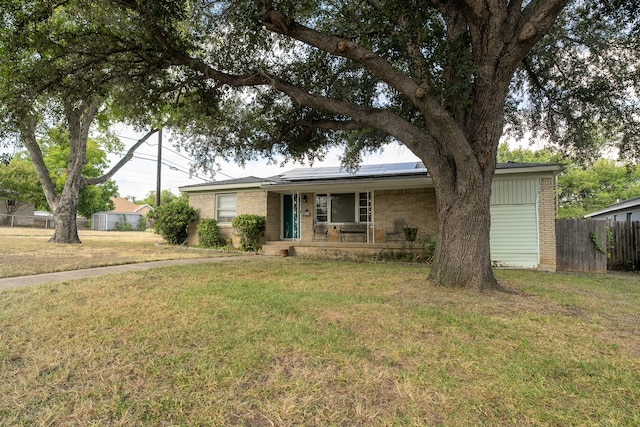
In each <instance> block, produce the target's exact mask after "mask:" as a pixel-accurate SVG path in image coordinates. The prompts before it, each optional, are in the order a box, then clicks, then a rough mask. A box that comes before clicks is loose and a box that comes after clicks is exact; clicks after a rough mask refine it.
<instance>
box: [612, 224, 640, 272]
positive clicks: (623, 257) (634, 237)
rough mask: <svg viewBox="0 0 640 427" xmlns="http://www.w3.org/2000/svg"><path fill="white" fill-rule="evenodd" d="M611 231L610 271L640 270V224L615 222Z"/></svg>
mask: <svg viewBox="0 0 640 427" xmlns="http://www.w3.org/2000/svg"><path fill="white" fill-rule="evenodd" d="M609 230H610V233H611V234H612V237H613V239H612V242H611V246H610V247H609V254H610V257H609V270H640V222H638V221H635V222H614V223H613V224H612V225H610V226H609Z"/></svg>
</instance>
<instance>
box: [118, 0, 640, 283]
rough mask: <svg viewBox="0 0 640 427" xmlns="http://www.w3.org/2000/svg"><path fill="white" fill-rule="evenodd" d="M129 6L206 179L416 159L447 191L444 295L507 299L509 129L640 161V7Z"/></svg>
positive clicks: (439, 279)
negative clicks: (252, 165)
mask: <svg viewBox="0 0 640 427" xmlns="http://www.w3.org/2000/svg"><path fill="white" fill-rule="evenodd" d="M116 3H117V4H120V5H122V4H124V5H126V6H128V7H130V8H132V10H135V11H136V13H138V14H139V16H140V22H141V26H142V27H143V28H145V30H146V31H147V32H148V34H149V35H150V36H151V37H153V38H155V40H156V41H157V43H158V44H159V45H161V46H163V48H164V49H165V50H166V52H167V53H168V54H169V56H171V57H172V60H173V65H174V67H175V70H176V72H177V73H182V74H183V75H184V78H185V80H184V81H185V82H186V81H191V82H194V83H195V84H192V85H188V86H185V87H183V88H182V90H181V93H180V97H179V98H178V103H177V109H176V110H175V111H176V113H177V114H176V115H175V116H174V117H175V118H176V122H175V124H176V125H177V127H178V128H180V130H181V131H182V132H183V134H185V135H188V139H186V140H185V145H186V146H187V148H189V149H190V150H191V152H192V154H193V155H194V156H195V157H196V158H197V159H198V160H199V161H201V162H202V163H203V164H211V163H214V162H215V161H216V159H217V158H219V157H227V158H229V157H232V158H235V159H236V160H239V161H243V160H246V159H247V158H251V157H252V156H255V155H264V156H267V157H268V158H274V157H276V156H277V155H278V154H282V155H284V156H285V157H286V158H293V159H307V160H313V159H315V158H321V157H322V156H323V154H324V153H325V152H326V150H327V149H328V147H332V146H342V147H344V148H345V162H346V163H352V164H353V163H357V161H358V160H359V158H360V154H361V153H362V152H363V151H366V150H376V149H378V148H379V147H381V146H382V144H384V143H385V142H388V141H390V140H397V141H400V142H401V143H403V144H404V145H405V146H406V147H408V148H409V149H410V150H411V151H412V152H413V153H414V154H415V155H416V156H418V157H419V158H420V159H421V160H422V161H423V162H424V164H425V165H426V166H427V169H428V171H429V174H430V175H431V177H432V178H433V183H434V187H435V192H436V198H437V211H438V246H437V249H436V253H435V258H434V262H433V267H432V269H431V273H430V280H431V281H432V282H433V283H437V284H440V285H443V286H451V287H458V286H460V287H468V288H475V289H480V290H482V289H494V288H499V287H500V286H499V285H498V283H497V281H496V280H495V278H494V276H493V272H492V269H491V258H490V249H489V229H490V224H491V218H490V195H491V185H492V179H493V176H494V172H495V169H496V151H497V147H498V144H499V141H500V138H501V137H502V136H503V134H504V131H505V124H506V123H507V120H510V122H509V123H511V124H514V125H515V126H514V127H512V129H516V130H522V129H524V127H523V126H525V125H529V127H531V128H534V129H537V130H542V131H543V134H544V135H550V136H552V137H553V138H554V142H556V143H558V144H562V146H563V147H565V149H566V150H568V151H574V152H580V153H587V154H590V155H593V151H594V150H593V149H592V145H591V144H590V143H591V142H592V141H593V140H595V139H597V138H592V136H594V135H595V134H596V133H599V134H601V133H603V132H606V133H607V134H608V135H609V136H610V139H612V140H613V139H615V140H616V141H618V142H620V144H619V146H620V147H621V148H623V149H625V153H629V154H630V155H631V156H634V155H635V150H636V149H637V147H638V141H637V139H635V138H636V137H637V135H638V115H637V110H636V109H635V108H637V105H638V97H637V95H638V93H637V91H636V88H637V87H638V67H637V59H638V49H637V48H638V44H637V40H638V38H637V31H638V21H637V19H638V18H637V16H638V14H637V11H638V4H637V2H631V3H629V2H618V3H616V2H608V3H600V2H592V1H583V0H581V1H578V0H576V1H573V2H570V1H568V0H532V1H518V0H511V1H505V0H482V1H480V0H449V1H415V0H410V1H407V0H403V1H398V0H360V1H317V2H311V1H302V2H299V1H295V2H294V1H286V0H283V1H270V0H256V1H224V2H223V1H203V2H197V3H189V5H190V6H189V7H186V6H185V5H186V3H182V2H171V1H165V2H161V3H158V4H155V5H154V6H151V5H149V4H147V2H142V1H136V0H122V1H117V2H116ZM541 41H542V42H541ZM590 150H591V151H590Z"/></svg>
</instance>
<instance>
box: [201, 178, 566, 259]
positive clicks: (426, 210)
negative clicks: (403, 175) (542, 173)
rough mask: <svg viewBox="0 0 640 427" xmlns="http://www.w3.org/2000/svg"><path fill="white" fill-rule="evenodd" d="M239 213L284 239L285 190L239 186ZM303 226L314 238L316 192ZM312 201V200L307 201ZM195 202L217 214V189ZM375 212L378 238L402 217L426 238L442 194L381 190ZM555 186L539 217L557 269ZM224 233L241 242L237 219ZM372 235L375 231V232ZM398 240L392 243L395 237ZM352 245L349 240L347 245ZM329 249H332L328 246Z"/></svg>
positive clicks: (305, 196)
mask: <svg viewBox="0 0 640 427" xmlns="http://www.w3.org/2000/svg"><path fill="white" fill-rule="evenodd" d="M236 195H237V199H236V202H237V213H238V214H256V215H264V216H266V218H267V231H266V235H265V240H266V241H278V240H280V239H281V237H282V234H281V223H282V219H281V211H282V196H281V194H279V193H274V192H269V191H265V190H261V189H251V190H243V191H237V192H236ZM300 200H301V201H300V226H301V229H300V231H301V234H300V236H301V240H302V242H311V241H312V239H313V224H314V217H315V193H312V192H307V193H301V194H300ZM305 200H306V201H305ZM189 203H190V204H191V206H193V207H194V208H196V209H199V210H200V217H201V218H215V214H216V206H215V204H216V194H215V193H208V192H202V193H195V192H194V193H190V194H189ZM373 208H374V211H373V215H374V223H375V230H374V231H373V232H375V242H376V243H381V244H382V243H384V242H385V241H388V239H387V237H388V234H389V233H393V231H394V223H395V221H396V220H399V219H402V220H404V221H405V223H406V224H407V225H408V226H410V227H417V228H418V235H417V239H416V240H417V241H418V242H420V241H424V240H427V239H428V238H430V237H431V236H435V235H436V233H437V212H436V197H435V191H434V189H433V188H416V189H404V190H378V191H375V193H374V200H373ZM555 217H556V206H555V185H554V179H553V178H542V179H540V186H539V193H538V220H539V245H540V246H539V250H540V264H539V269H541V270H549V271H555V270H556V239H555V219H556V218H555ZM196 226H197V224H192V225H190V228H189V243H190V244H197V243H198V236H197V232H196ZM219 227H220V232H221V234H222V235H223V236H224V237H225V238H228V239H232V240H233V243H234V245H238V243H239V242H238V239H237V237H236V236H235V233H234V230H233V228H232V227H231V224H228V223H221V224H219ZM327 240H328V242H327V243H330V242H338V241H339V240H340V238H339V233H338V229H337V227H333V226H331V225H330V226H329V234H328V239H327ZM369 240H370V241H372V240H373V236H372V235H371V234H370V235H369ZM389 243H392V242H389ZM346 246H349V244H346ZM323 250H326V248H325V249H323Z"/></svg>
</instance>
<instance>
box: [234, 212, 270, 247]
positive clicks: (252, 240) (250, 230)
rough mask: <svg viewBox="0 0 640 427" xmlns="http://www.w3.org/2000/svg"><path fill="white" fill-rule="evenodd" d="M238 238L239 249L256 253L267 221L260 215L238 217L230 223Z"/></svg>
mask: <svg viewBox="0 0 640 427" xmlns="http://www.w3.org/2000/svg"><path fill="white" fill-rule="evenodd" d="M231 225H232V226H233V228H235V229H236V233H238V236H240V249H242V250H243V251H257V250H258V249H260V237H262V235H263V234H264V230H265V228H266V225H267V219H266V218H265V217H263V216H260V215H238V216H237V217H235V218H234V220H233V222H232V223H231Z"/></svg>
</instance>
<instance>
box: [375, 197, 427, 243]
mask: <svg viewBox="0 0 640 427" xmlns="http://www.w3.org/2000/svg"><path fill="white" fill-rule="evenodd" d="M398 219H403V220H404V221H405V223H406V224H407V226H409V227H417V228H418V235H417V238H416V240H417V241H421V240H426V239H427V238H429V237H430V236H434V235H435V234H437V232H438V217H437V215H436V193H435V190H434V189H433V188H416V189H407V190H381V191H376V192H375V199H374V220H375V221H374V222H375V226H376V241H380V240H381V239H382V241H384V240H387V239H386V237H387V235H388V234H389V233H393V232H394V222H395V221H396V220H398Z"/></svg>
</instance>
